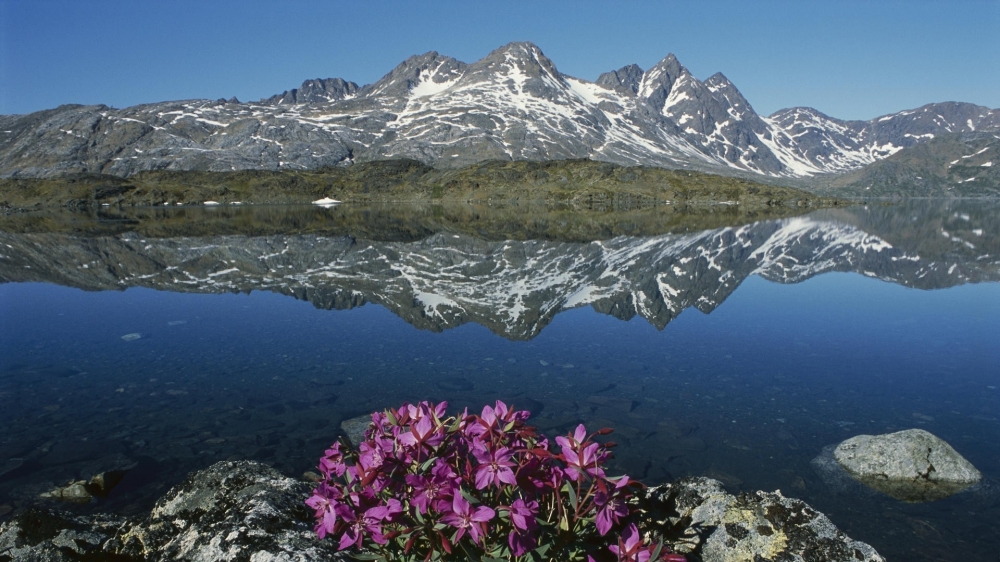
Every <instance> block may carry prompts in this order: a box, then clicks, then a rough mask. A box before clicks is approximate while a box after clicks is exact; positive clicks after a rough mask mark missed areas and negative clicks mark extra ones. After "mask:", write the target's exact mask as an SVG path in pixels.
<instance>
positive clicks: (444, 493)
mask: <svg viewBox="0 0 1000 562" xmlns="http://www.w3.org/2000/svg"><path fill="white" fill-rule="evenodd" d="M457 478H458V477H457V476H456V475H455V473H454V471H452V470H451V467H450V466H448V464H447V463H445V462H444V461H443V460H441V459H438V460H437V463H436V464H435V465H434V470H433V472H432V473H431V476H430V477H428V476H422V475H417V474H407V475H406V483H407V484H409V485H410V486H412V487H413V492H412V494H411V496H410V497H411V498H412V499H411V500H410V503H411V504H412V505H413V506H414V507H416V508H417V511H419V512H420V513H421V514H424V513H427V510H428V509H429V508H430V507H431V506H432V505H434V502H436V501H438V500H441V499H443V498H445V497H450V496H451V495H452V494H453V492H454V490H455V488H456V487H457V485H456V482H455V481H456V480H457Z"/></svg>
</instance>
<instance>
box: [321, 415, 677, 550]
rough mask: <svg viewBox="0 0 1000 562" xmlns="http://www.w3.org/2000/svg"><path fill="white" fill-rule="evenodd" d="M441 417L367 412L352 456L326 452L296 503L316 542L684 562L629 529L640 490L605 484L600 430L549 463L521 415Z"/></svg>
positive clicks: (569, 438) (561, 440)
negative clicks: (312, 525)
mask: <svg viewBox="0 0 1000 562" xmlns="http://www.w3.org/2000/svg"><path fill="white" fill-rule="evenodd" d="M446 409H447V403H445V402H442V403H439V404H432V403H429V402H421V403H419V404H417V405H412V404H403V405H402V406H401V407H400V408H399V409H389V410H386V411H385V412H376V413H374V414H372V423H371V424H370V425H369V427H368V429H367V430H366V432H365V439H364V441H363V442H362V443H360V445H359V447H358V448H357V450H353V449H351V448H350V447H348V446H345V445H343V444H342V443H340V442H338V443H335V444H334V445H333V446H332V447H330V449H328V450H327V451H326V453H325V454H324V456H323V457H322V458H321V459H320V463H319V469H320V471H321V472H322V473H323V481H322V482H321V483H320V484H319V485H318V486H317V487H316V489H315V490H314V491H313V495H312V496H311V497H310V498H309V499H308V500H306V504H307V505H308V506H309V507H311V508H312V509H313V510H314V511H315V515H316V533H317V535H318V536H319V538H321V539H322V538H324V537H326V536H327V535H330V536H332V537H335V538H336V539H337V540H338V541H339V547H340V549H342V550H343V549H349V548H354V549H364V550H365V551H367V552H368V553H369V555H371V556H373V557H374V558H379V559H386V560H449V559H461V560H465V559H477V560H478V559H483V560H488V559H524V560H539V559H554V560H580V561H590V562H593V561H596V560H619V561H634V562H646V561H648V560H657V559H659V560H666V561H670V562H683V561H684V560H685V558H684V557H683V556H681V555H678V554H671V553H668V552H666V551H665V550H664V549H662V548H661V546H660V544H649V543H648V542H645V541H643V540H642V538H641V537H640V535H639V531H638V530H637V528H636V527H635V525H634V524H632V523H631V521H630V519H631V512H630V509H629V504H628V499H629V498H630V497H631V496H632V494H633V492H634V490H635V489H636V488H639V487H641V484H639V483H638V482H634V481H631V480H629V478H628V477H627V476H621V477H618V478H611V477H608V476H607V475H606V474H605V472H604V469H603V468H602V465H603V464H604V462H605V461H606V460H607V459H608V458H609V457H610V451H609V449H610V448H611V447H613V446H614V444H613V443H603V444H602V443H598V442H596V441H594V440H593V438H594V436H596V435H607V434H609V433H611V430H610V429H602V430H600V431H598V432H596V433H594V434H588V433H587V430H586V428H585V427H584V426H583V425H580V426H579V427H577V428H576V430H575V431H574V432H572V433H570V434H568V435H565V436H559V437H556V439H555V441H556V445H557V446H558V448H559V451H558V452H556V451H555V450H554V449H552V450H550V448H549V442H548V440H547V439H546V438H544V437H543V436H540V435H538V433H537V432H536V430H535V428H533V427H531V426H528V425H527V424H526V423H525V421H526V420H527V419H528V416H529V413H528V412H527V411H524V410H521V411H518V410H514V409H512V408H508V407H507V405H506V404H504V403H503V402H499V401H498V402H497V403H496V405H495V406H492V407H491V406H486V407H484V408H483V410H482V413H481V414H480V415H474V414H473V415H470V414H469V413H468V411H467V410H466V411H464V412H462V413H460V414H459V415H457V416H447V415H446Z"/></svg>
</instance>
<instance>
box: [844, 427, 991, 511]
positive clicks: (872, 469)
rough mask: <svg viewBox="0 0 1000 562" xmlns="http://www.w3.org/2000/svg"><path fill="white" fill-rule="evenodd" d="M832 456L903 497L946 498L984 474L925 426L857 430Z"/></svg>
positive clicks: (859, 475) (866, 481)
mask: <svg viewBox="0 0 1000 562" xmlns="http://www.w3.org/2000/svg"><path fill="white" fill-rule="evenodd" d="M833 456H834V458H836V459H837V462H839V463H840V465H841V466H843V467H844V468H845V469H846V470H847V472H848V473H849V474H850V475H851V476H852V477H854V478H855V479H857V480H858V481H859V482H861V483H862V484H865V485H867V486H870V487H872V488H874V489H876V490H879V491H881V492H884V493H886V494H888V495H890V496H892V497H894V498H897V499H900V500H903V501H910V502H919V501H932V500H937V499H941V498H946V497H948V496H950V495H952V494H954V493H956V492H959V491H961V490H963V489H965V488H968V487H969V486H971V485H973V484H975V483H977V482H979V481H980V480H981V479H982V475H981V474H980V473H979V471H978V470H976V468H975V467H974V466H972V464H971V463H970V462H969V461H967V460H965V458H964V457H963V456H962V455H960V454H959V453H958V452H957V451H955V449H953V448H952V447H951V445H949V444H948V443H946V442H945V441H943V440H941V439H940V438H938V437H937V436H935V435H933V434H931V433H929V432H927V431H924V430H922V429H907V430H905V431H898V432H896V433H889V434H885V435H858V436H856V437H852V438H850V439H848V440H846V441H844V442H843V443H841V444H840V445H838V446H837V448H836V449H834V451H833Z"/></svg>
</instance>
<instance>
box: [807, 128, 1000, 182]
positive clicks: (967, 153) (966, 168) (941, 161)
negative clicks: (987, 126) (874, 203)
mask: <svg viewBox="0 0 1000 562" xmlns="http://www.w3.org/2000/svg"><path fill="white" fill-rule="evenodd" d="M819 191H822V192H826V193H837V194H838V195H843V196H849V195H855V196H883V197H884V196H903V195H909V196H924V197H942V196H945V197H947V196H952V195H962V196H966V197H969V196H992V197H996V196H997V195H1000V134H998V133H992V132H987V133H978V132H977V133H947V134H943V135H939V136H937V137H936V138H934V139H931V140H929V141H927V142H924V143H920V144H918V145H915V146H913V147H911V148H909V149H907V150H903V151H900V152H898V153H896V154H893V155H892V156H890V157H888V158H886V159H885V160H881V161H879V162H875V163H874V164H871V165H869V166H867V167H865V168H862V169H860V170H857V171H855V172H851V173H848V174H844V175H843V176H839V177H837V178H836V179H835V180H834V181H832V182H831V184H830V186H829V187H827V188H825V189H822V190H819Z"/></svg>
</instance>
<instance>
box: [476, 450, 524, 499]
mask: <svg viewBox="0 0 1000 562" xmlns="http://www.w3.org/2000/svg"><path fill="white" fill-rule="evenodd" d="M472 454H473V455H474V456H475V457H476V460H477V461H479V463H480V464H479V466H478V467H476V489H477V490H482V489H483V488H485V487H487V486H489V485H490V484H493V485H494V486H496V487H497V488H502V487H503V485H502V484H501V483H503V484H517V480H516V479H515V478H514V471H513V470H511V469H510V467H512V466H517V465H515V464H514V463H512V462H510V458H511V456H512V455H511V453H510V451H509V450H508V449H507V448H506V447H500V448H499V449H497V450H496V451H488V450H486V449H485V448H476V449H473V451H472Z"/></svg>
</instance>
